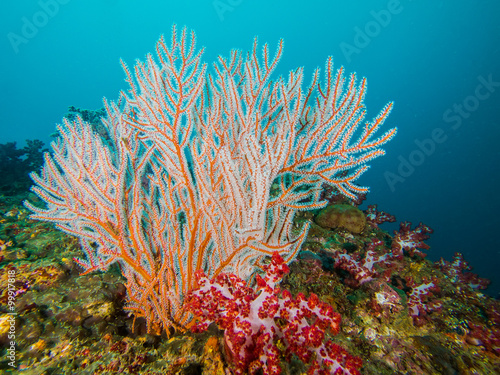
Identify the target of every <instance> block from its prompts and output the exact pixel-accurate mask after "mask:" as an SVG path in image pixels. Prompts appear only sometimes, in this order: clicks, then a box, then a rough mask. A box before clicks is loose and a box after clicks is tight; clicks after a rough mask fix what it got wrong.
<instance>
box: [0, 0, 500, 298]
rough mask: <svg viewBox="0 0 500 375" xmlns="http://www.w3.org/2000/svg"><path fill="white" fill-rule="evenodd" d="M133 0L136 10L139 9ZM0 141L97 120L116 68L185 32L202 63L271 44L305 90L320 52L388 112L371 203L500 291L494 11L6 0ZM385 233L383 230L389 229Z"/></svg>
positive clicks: (461, 6)
mask: <svg viewBox="0 0 500 375" xmlns="http://www.w3.org/2000/svg"><path fill="white" fill-rule="evenodd" d="M139 3H140V5H139ZM2 5H3V9H2V12H1V14H0V30H1V32H0V35H1V38H0V99H1V100H0V113H1V117H0V143H5V142H9V141H17V142H19V143H20V144H21V145H22V143H23V141H24V140H25V139H26V138H30V139H34V138H38V139H42V140H44V141H46V142H49V141H50V138H49V135H50V134H51V133H52V132H54V130H55V124H56V123H58V122H60V120H61V117H62V116H63V115H64V114H66V113H67V108H68V106H70V105H74V106H76V107H81V108H89V109H97V108H99V107H100V106H101V104H102V97H103V96H105V97H107V98H110V99H114V98H117V95H118V92H119V90H121V89H125V88H126V84H125V82H124V77H125V76H124V73H123V71H122V69H121V67H120V65H119V59H120V58H122V59H123V60H124V61H125V62H127V63H128V64H129V66H131V65H132V64H133V62H134V60H135V59H136V58H143V57H144V56H145V54H146V53H148V52H150V51H153V48H154V45H155V42H156V41H157V39H158V37H159V36H160V35H161V34H165V36H166V37H167V38H169V36H170V30H171V25H172V24H173V23H176V24H177V25H179V26H184V25H186V26H188V27H189V28H191V29H194V30H195V31H196V33H197V37H198V43H199V45H200V46H205V47H206V52H205V55H204V60H205V61H206V62H211V61H212V60H213V59H214V58H215V57H216V56H217V55H219V54H223V55H225V56H227V55H228V52H229V50H230V49H232V48H238V49H244V50H248V49H249V48H250V47H251V45H252V41H253V38H254V36H258V37H259V41H260V42H266V41H267V42H268V43H270V45H271V46H273V47H274V46H276V44H277V42H278V40H279V39H280V38H283V39H284V40H285V50H284V56H283V58H282V60H281V63H280V66H279V68H278V70H279V73H280V74H286V73H287V72H288V71H289V70H291V69H294V68H295V67H297V66H304V67H305V73H306V77H307V79H309V77H310V76H311V75H312V72H313V69H314V68H316V66H320V67H322V68H323V67H324V63H325V60H326V58H327V56H328V55H332V56H334V61H335V64H336V66H337V67H338V66H340V65H344V66H345V67H346V69H347V71H348V72H352V71H356V72H357V73H358V74H359V76H366V77H367V78H368V94H367V98H366V104H367V108H368V116H369V117H370V118H371V117H373V116H375V115H376V114H377V113H378V112H379V111H380V109H381V108H382V107H383V106H384V105H385V104H386V103H387V102H389V101H394V102H395V108H394V110H393V112H392V114H391V116H390V117H389V119H388V121H387V123H386V129H389V128H390V127H392V126H397V127H398V129H399V132H398V135H397V136H396V138H395V139H394V140H393V141H391V142H390V144H388V145H386V150H387V155H386V156H385V157H382V158H379V159H377V160H376V161H374V162H373V163H372V165H373V166H372V168H371V169H370V171H369V172H367V173H366V174H365V175H364V176H363V177H362V178H361V180H360V183H361V184H362V185H368V186H371V193H370V194H369V196H368V200H367V203H368V204H373V203H377V204H378V205H379V208H380V209H382V210H384V211H387V212H389V213H392V214H394V215H396V217H397V219H398V221H404V220H409V221H412V222H413V223H414V224H415V225H416V224H417V223H418V222H419V221H423V222H424V223H425V224H427V225H429V226H431V227H432V228H433V229H434V234H433V235H432V238H431V239H430V240H429V241H428V243H429V244H430V245H431V250H429V256H428V257H429V258H430V259H431V260H437V259H439V257H445V259H447V260H451V257H452V255H453V253H454V252H456V251H459V252H462V253H463V254H464V256H465V259H466V260H468V261H469V263H471V264H472V265H473V266H474V270H475V272H477V273H478V274H479V275H480V276H482V277H487V278H490V279H491V280H492V281H493V283H492V285H491V286H490V288H489V291H488V292H489V293H490V294H492V295H497V294H498V293H499V292H500V272H498V268H499V264H500V262H499V260H500V240H499V234H498V233H499V231H500V230H499V226H500V221H499V219H498V216H499V215H500V199H499V195H498V194H499V191H498V190H499V188H498V182H499V180H500V167H499V165H500V147H499V146H498V143H499V141H500V47H499V46H500V22H499V19H500V3H499V2H498V1H494V0H483V1H481V2H476V1H465V0H454V1H436V0H420V1H410V0H401V1H393V0H391V1H386V0H383V1H378V0H377V1H375V0H372V1H347V0H345V1H343V2H341V1H331V0H330V1H326V0H325V1H314V0H311V1H307V2H303V1H294V0H287V1H284V0H278V1H269V0H266V1H264V0H253V1H250V0H220V1H211V0H206V1H202V0H197V1H195V0H184V1H167V0H149V1H148V0H146V1H142V2H139V1H132V0H85V1H82V0H41V1H34V0H33V1H17V0H9V1H7V0H5V1H3V4H2ZM385 225H386V227H385V228H386V229H387V230H392V229H394V228H396V225H393V226H391V225H388V224H385Z"/></svg>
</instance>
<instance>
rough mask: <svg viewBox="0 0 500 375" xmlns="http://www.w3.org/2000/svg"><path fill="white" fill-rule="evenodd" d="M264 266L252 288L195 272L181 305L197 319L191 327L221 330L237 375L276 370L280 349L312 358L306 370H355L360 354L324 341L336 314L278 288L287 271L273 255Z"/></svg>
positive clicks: (312, 298) (238, 281)
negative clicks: (192, 286) (194, 285)
mask: <svg viewBox="0 0 500 375" xmlns="http://www.w3.org/2000/svg"><path fill="white" fill-rule="evenodd" d="M264 270H265V271H266V275H265V277H264V278H262V277H260V276H258V275H257V277H256V281H257V290H253V289H252V288H250V287H248V286H247V285H246V283H245V282H244V281H243V280H241V279H240V278H238V277H236V276H234V275H231V274H220V275H219V276H217V277H216V278H214V279H213V280H212V281H210V280H209V279H208V278H207V277H206V276H205V275H204V274H203V273H202V272H201V271H198V273H197V277H198V284H199V288H197V289H195V290H193V291H191V292H190V293H189V294H188V296H187V297H186V300H185V307H187V308H188V309H189V310H190V311H191V312H193V313H194V314H195V315H197V316H199V317H201V319H202V320H201V321H200V322H198V323H197V324H196V325H194V326H193V327H192V330H193V331H195V332H197V331H198V332H199V331H204V330H205V329H207V328H208V326H209V325H210V324H211V323H213V322H216V323H217V324H218V326H219V327H220V328H222V329H224V330H225V333H224V334H225V339H226V345H227V347H228V349H229V351H230V353H231V356H232V362H233V364H234V366H235V368H236V373H237V374H243V373H245V371H249V372H250V373H255V371H257V370H258V369H259V368H262V370H263V373H264V374H280V373H281V367H280V365H279V362H280V354H281V350H280V349H279V347H282V348H284V349H285V354H286V356H287V357H288V358H289V357H290V356H291V354H295V355H297V357H298V358H299V359H301V360H302V361H303V362H305V363H309V362H312V363H311V366H310V368H309V374H348V375H354V374H359V371H358V369H359V368H360V367H361V360H360V359H359V358H357V357H353V356H351V355H350V354H349V353H348V352H347V351H346V350H345V349H343V348H341V347H340V346H338V345H336V344H334V343H333V342H331V341H327V342H325V340H324V338H325V332H326V331H327V330H328V329H330V331H331V332H332V333H338V331H339V326H340V315H339V314H338V313H336V312H334V311H333V308H332V307H331V306H330V305H328V304H326V303H324V302H321V301H320V300H319V298H318V297H317V296H316V295H315V294H311V296H310V297H309V298H307V299H306V298H305V296H304V295H303V294H298V295H297V298H295V299H294V298H292V295H291V293H290V292H289V291H287V290H283V291H281V289H280V288H279V287H277V286H276V285H277V284H278V283H279V282H280V281H281V280H282V278H283V276H284V275H285V274H286V273H288V271H289V269H288V266H287V265H286V264H285V263H284V261H283V259H282V258H281V257H280V256H279V254H278V253H274V254H273V257H272V259H271V263H270V264H269V265H268V266H266V267H265V269H264ZM278 343H280V344H278Z"/></svg>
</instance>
